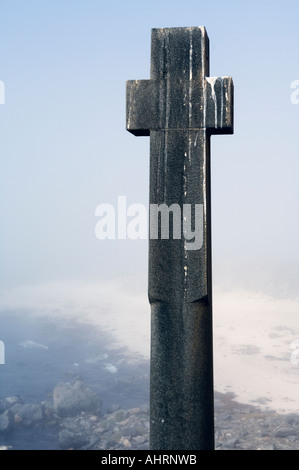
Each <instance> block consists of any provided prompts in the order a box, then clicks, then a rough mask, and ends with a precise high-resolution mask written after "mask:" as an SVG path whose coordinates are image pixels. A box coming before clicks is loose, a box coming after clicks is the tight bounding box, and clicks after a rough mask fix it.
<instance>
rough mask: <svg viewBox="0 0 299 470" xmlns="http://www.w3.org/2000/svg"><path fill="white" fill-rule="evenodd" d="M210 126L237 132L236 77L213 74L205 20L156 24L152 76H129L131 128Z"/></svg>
mask: <svg viewBox="0 0 299 470" xmlns="http://www.w3.org/2000/svg"><path fill="white" fill-rule="evenodd" d="M170 129H178V130H179V129H195V130H196V129H206V130H207V132H208V133H209V134H232V133H233V82H232V79H231V77H209V38H208V35H207V32H206V29H205V28H204V27H203V26H199V27H191V28H163V29H153V30H152V44H151V78H150V80H130V81H128V82H127V130H128V131H129V132H131V133H132V134H134V135H137V136H138V135H150V131H151V130H170Z"/></svg>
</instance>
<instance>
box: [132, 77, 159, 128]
mask: <svg viewBox="0 0 299 470" xmlns="http://www.w3.org/2000/svg"><path fill="white" fill-rule="evenodd" d="M156 108H157V106H156V99H155V86H154V81H153V80H128V81H127V118H126V119H127V130H128V131H129V132H131V133H132V134H134V135H136V136H143V135H145V136H146V135H147V136H148V135H150V129H155V128H156V126H157V122H158V121H159V119H158V112H157V109H156Z"/></svg>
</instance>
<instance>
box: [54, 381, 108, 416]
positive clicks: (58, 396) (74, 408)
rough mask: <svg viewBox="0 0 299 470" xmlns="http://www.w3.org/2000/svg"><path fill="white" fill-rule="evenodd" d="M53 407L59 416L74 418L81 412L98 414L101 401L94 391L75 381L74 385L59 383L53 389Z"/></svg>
mask: <svg viewBox="0 0 299 470" xmlns="http://www.w3.org/2000/svg"><path fill="white" fill-rule="evenodd" d="M53 406H54V412H55V413H57V414H58V415H59V416H62V417H66V416H76V415H78V414H80V413H81V411H93V412H96V413H100V411H101V406H102V400H101V398H100V396H99V395H98V394H97V393H96V392H95V391H94V390H92V389H91V388H89V387H87V386H86V385H84V383H83V382H81V381H79V380H77V381H76V382H75V383H74V384H70V383H60V384H58V385H57V386H56V387H55V389H54V392H53Z"/></svg>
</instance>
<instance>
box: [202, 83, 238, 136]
mask: <svg viewBox="0 0 299 470" xmlns="http://www.w3.org/2000/svg"><path fill="white" fill-rule="evenodd" d="M204 93H205V98H204V103H205V111H204V112H205V119H204V121H205V127H206V129H207V130H208V131H209V132H210V133H211V134H233V133H234V123H233V107H234V103H233V97H234V86H233V80H232V78H231V77H205V91H204Z"/></svg>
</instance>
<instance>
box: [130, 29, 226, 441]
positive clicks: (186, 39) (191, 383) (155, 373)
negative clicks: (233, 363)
mask: <svg viewBox="0 0 299 470" xmlns="http://www.w3.org/2000/svg"><path fill="white" fill-rule="evenodd" d="M126 119H127V130H128V131H129V132H131V133H132V134H134V135H136V136H144V135H145V136H148V135H149V136H150V201H149V202H150V209H152V208H156V211H153V212H151V216H150V237H149V273H148V276H149V280H148V295H149V301H150V304H151V372H150V374H151V379H150V382H151V384H150V447H151V449H155V450H188V449H193V450H196V449H197V450H204V449H213V448H214V407H213V396H214V395H213V346H212V279H211V200H210V135H211V134H232V133H233V82H232V79H231V78H230V77H217V78H216V77H209V39H208V36H207V33H206V30H205V28H204V27H192V28H163V29H153V30H152V44H151V78H150V80H130V81H128V82H127V117H126ZM177 207H179V208H180V209H181V210H183V209H184V208H188V207H189V208H191V209H192V210H190V211H189V212H188V211H186V214H187V215H188V214H189V218H190V220H189V221H186V218H187V217H186V215H185V212H184V213H183V214H184V216H183V217H182V225H181V227H182V229H181V231H180V232H178V231H175V227H174V224H175V222H177V216H178V213H177V212H175V211H174V209H175V208H177ZM157 208H158V210H157ZM162 208H164V209H165V208H168V212H167V211H166V215H167V214H168V216H170V215H171V214H172V220H173V227H172V229H173V231H172V232H171V230H170V232H169V237H166V236H162V235H161V237H160V238H159V237H157V236H151V234H154V235H155V230H152V224H153V221H154V219H153V216H152V213H153V214H154V216H156V215H157V214H158V216H160V219H159V218H158V222H157V224H159V225H158V226H159V227H160V229H161V232H162V231H163V223H164V225H165V223H166V222H165V217H164V222H163V220H162V211H160V209H162ZM181 214H182V212H181ZM164 216H165V212H164ZM169 220H170V219H169ZM169 220H168V228H169ZM198 221H200V223H199V222H198ZM186 224H189V227H190V228H189V231H187V230H185V228H184V227H186ZM196 226H197V227H199V226H200V228H201V237H200V243H197V244H194V245H192V243H191V242H190V240H191V236H192V234H193V235H195V234H196ZM192 228H193V231H192ZM171 234H172V236H171ZM178 234H179V235H180V236H178ZM164 235H165V232H164ZM175 235H176V236H175ZM187 235H188V237H187ZM194 242H195V240H194Z"/></svg>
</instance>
